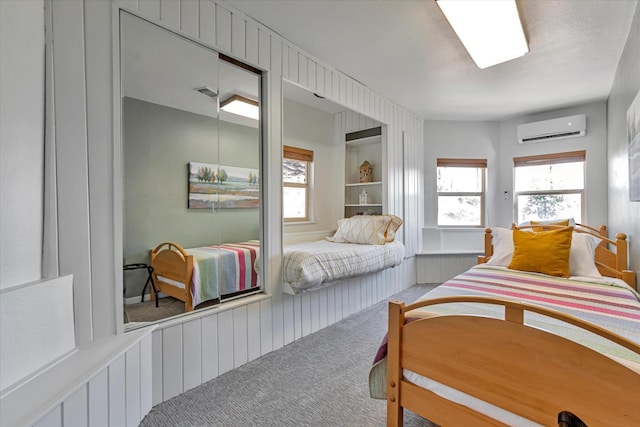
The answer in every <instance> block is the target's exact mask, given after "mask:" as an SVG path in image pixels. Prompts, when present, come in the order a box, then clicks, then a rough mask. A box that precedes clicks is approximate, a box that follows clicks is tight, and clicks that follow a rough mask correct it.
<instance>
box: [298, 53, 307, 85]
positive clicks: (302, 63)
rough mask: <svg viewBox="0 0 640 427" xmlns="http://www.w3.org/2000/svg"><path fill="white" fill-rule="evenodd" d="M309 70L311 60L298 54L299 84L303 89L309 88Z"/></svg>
mask: <svg viewBox="0 0 640 427" xmlns="http://www.w3.org/2000/svg"><path fill="white" fill-rule="evenodd" d="M308 68H309V60H308V59H307V57H306V56H304V55H302V54H298V83H300V85H301V86H303V87H308V84H307V82H308V79H309V74H308V70H307V69H308Z"/></svg>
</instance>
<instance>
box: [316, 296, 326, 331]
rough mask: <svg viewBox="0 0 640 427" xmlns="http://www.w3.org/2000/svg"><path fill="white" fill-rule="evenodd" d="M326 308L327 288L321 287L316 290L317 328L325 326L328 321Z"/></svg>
mask: <svg viewBox="0 0 640 427" xmlns="http://www.w3.org/2000/svg"><path fill="white" fill-rule="evenodd" d="M327 317H328V308H327V289H326V288H324V289H321V290H319V291H318V323H319V329H322V328H324V327H325V326H327V324H328V321H327Z"/></svg>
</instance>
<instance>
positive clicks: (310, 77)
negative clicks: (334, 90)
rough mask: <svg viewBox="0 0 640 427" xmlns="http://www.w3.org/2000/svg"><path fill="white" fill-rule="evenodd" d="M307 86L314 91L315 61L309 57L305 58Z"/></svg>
mask: <svg viewBox="0 0 640 427" xmlns="http://www.w3.org/2000/svg"><path fill="white" fill-rule="evenodd" d="M307 88H308V89H309V90H310V91H311V92H316V63H315V62H314V61H312V60H311V59H307Z"/></svg>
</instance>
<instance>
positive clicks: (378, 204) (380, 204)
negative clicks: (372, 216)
mask: <svg viewBox="0 0 640 427" xmlns="http://www.w3.org/2000/svg"><path fill="white" fill-rule="evenodd" d="M345 206H349V207H357V206H363V207H366V206H372V207H375V206H382V203H367V204H366V205H361V204H360V203H345Z"/></svg>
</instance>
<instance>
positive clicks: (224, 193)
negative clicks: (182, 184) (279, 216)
mask: <svg viewBox="0 0 640 427" xmlns="http://www.w3.org/2000/svg"><path fill="white" fill-rule="evenodd" d="M259 206H260V177H259V176H258V171H257V169H251V168H241V167H236V166H223V165H217V164H209V163H200V162H189V202H188V208H189V209H237V208H257V207H259Z"/></svg>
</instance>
